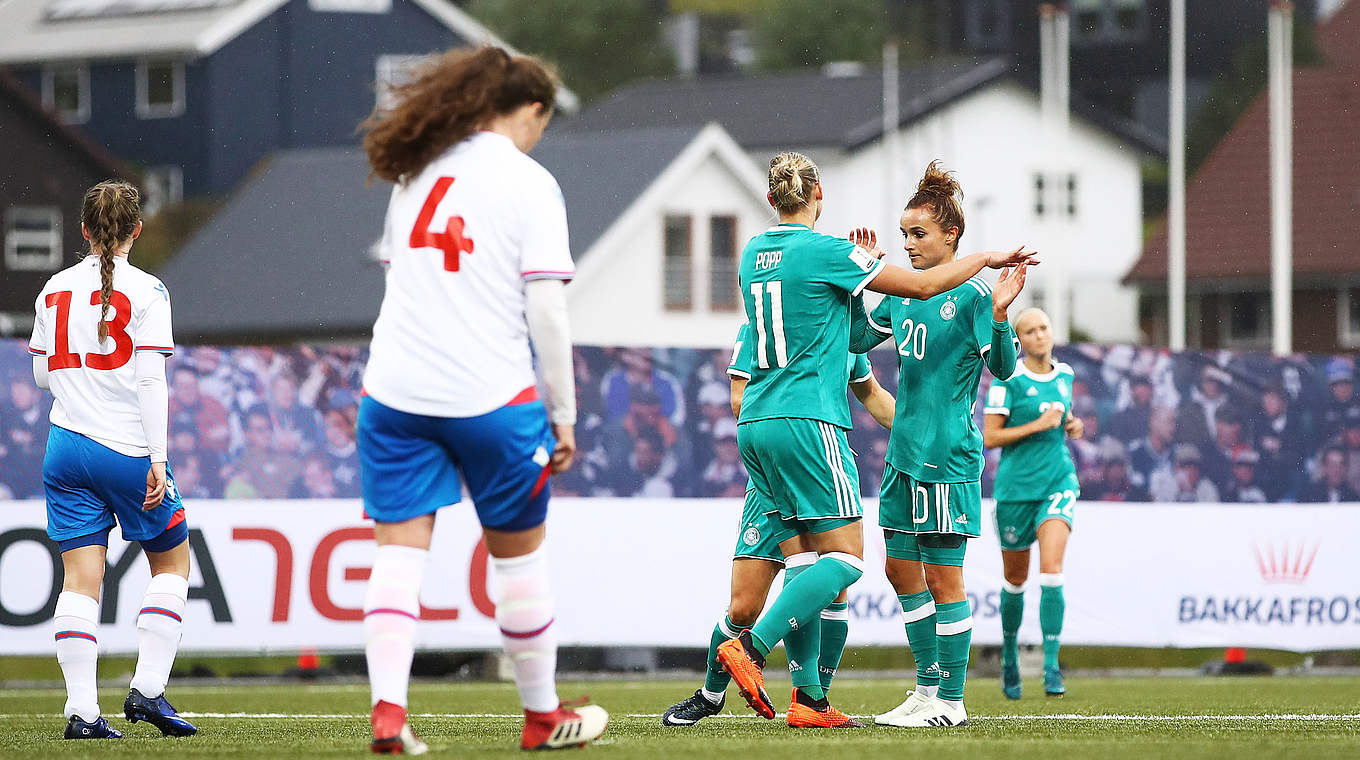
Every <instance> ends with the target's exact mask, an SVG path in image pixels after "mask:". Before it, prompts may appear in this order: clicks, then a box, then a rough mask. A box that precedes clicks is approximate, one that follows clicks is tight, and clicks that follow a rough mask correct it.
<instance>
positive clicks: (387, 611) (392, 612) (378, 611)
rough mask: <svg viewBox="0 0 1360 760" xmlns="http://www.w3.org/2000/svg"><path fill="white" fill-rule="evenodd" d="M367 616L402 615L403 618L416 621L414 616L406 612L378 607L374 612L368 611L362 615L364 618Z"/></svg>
mask: <svg viewBox="0 0 1360 760" xmlns="http://www.w3.org/2000/svg"><path fill="white" fill-rule="evenodd" d="M369 615H402V616H404V617H408V618H411V619H412V620H415V619H416V616H415V615H412V614H411V613H409V612H407V611H406V610H398V609H393V608H391V607H379V608H378V609H376V610H369V611H368V612H365V613H364V617H368V616H369Z"/></svg>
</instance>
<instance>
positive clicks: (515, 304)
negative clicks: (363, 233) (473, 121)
mask: <svg viewBox="0 0 1360 760" xmlns="http://www.w3.org/2000/svg"><path fill="white" fill-rule="evenodd" d="M379 245H380V254H381V258H383V259H384V260H386V261H387V262H388V263H389V267H388V270H387V290H386V292H385V293H384V295H383V302H382V309H381V310H380V311H379V313H378V321H377V323H375V324H374V325H373V343H372V347H371V350H370V353H369V359H368V367H367V368H366V370H365V371H364V389H365V391H367V392H368V394H369V395H371V396H373V398H374V399H376V400H377V401H379V402H380V403H382V404H383V405H385V406H389V407H392V408H393V409H397V410H399V411H403V412H407V413H410V414H421V415H429V416H433V417H475V416H478V415H482V414H486V413H487V412H491V411H493V410H495V409H499V408H500V407H502V406H504V405H505V404H506V403H507V402H509V401H510V400H511V399H513V398H514V397H515V396H517V395H518V394H519V393H520V392H522V391H523V390H524V389H526V388H529V387H531V386H533V385H534V383H535V377H534V368H533V358H532V354H531V352H530V349H529V330H528V325H527V323H526V322H525V317H524V283H525V282H526V281H529V280H534V279H560V280H570V279H571V278H572V276H573V275H574V274H575V266H574V265H573V263H572V260H571V250H570V247H569V245H568V241H567V213H566V208H565V207H564V205H563V202H562V191H561V189H560V188H558V185H557V182H556V181H555V180H554V179H553V177H552V175H551V174H549V173H548V170H547V169H544V168H543V167H542V166H540V165H539V164H538V162H536V161H534V160H533V159H532V158H530V157H528V156H526V155H525V154H523V153H521V152H520V151H519V149H518V148H516V147H515V144H514V143H513V142H511V141H510V139H509V138H507V137H505V136H503V135H499V134H495V133H492V132H476V133H474V134H473V135H472V136H470V137H468V138H467V139H465V140H463V141H462V142H460V143H458V144H457V145H455V146H453V147H452V148H450V149H449V150H448V151H446V152H445V153H444V154H443V155H441V156H439V157H438V158H436V159H435V160H433V161H431V162H430V164H429V165H428V166H426V167H425V168H424V169H423V170H422V171H421V172H420V174H419V175H417V176H416V177H415V178H414V179H412V180H411V181H410V182H408V183H407V184H405V185H397V186H396V187H395V188H394V189H393V190H392V199H391V201H390V203H389V205H388V208H387V219H386V222H385V224H384V228H383V237H382V241H381V242H380V244H379Z"/></svg>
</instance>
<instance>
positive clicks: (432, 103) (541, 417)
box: [358, 47, 608, 754]
mask: <svg viewBox="0 0 1360 760" xmlns="http://www.w3.org/2000/svg"><path fill="white" fill-rule="evenodd" d="M556 90H557V84H556V82H555V80H554V78H553V76H552V75H551V74H550V73H549V72H548V71H547V70H546V69H545V68H544V67H543V65H542V64H541V63H539V62H538V61H537V60H536V59H533V58H528V57H522V56H515V57H512V56H510V55H508V54H507V53H506V52H505V51H503V50H501V49H499V48H495V47H482V48H479V49H477V50H472V51H457V50H456V51H450V52H449V53H447V54H445V55H444V56H443V57H441V58H440V59H439V60H438V61H436V62H434V63H432V64H430V65H427V66H426V67H424V68H423V69H421V70H420V71H419V72H417V74H416V76H415V78H414V79H413V80H412V81H411V82H409V83H407V84H405V85H403V86H401V87H399V88H397V89H396V91H395V95H396V101H397V102H396V105H395V106H394V107H393V108H392V109H391V110H390V111H378V112H375V113H374V114H373V116H372V117H370V118H369V119H368V120H367V121H366V122H365V123H364V127H365V128H367V129H368V134H367V135H366V136H365V138H364V147H365V149H366V150H367V152H368V160H369V165H370V166H371V167H372V170H373V173H374V174H376V175H378V176H379V177H382V178H383V179H386V180H389V181H391V182H394V183H396V187H395V188H393V191H392V200H391V203H390V205H389V206H388V209H387V220H386V223H385V227H384V232H383V238H382V243H381V245H382V250H383V255H384V258H386V259H388V260H389V261H390V262H391V266H390V268H389V269H388V272H387V291H386V294H385V295H384V297H383V303H382V308H381V310H380V311H379V313H378V321H377V323H376V324H375V325H374V326H373V343H372V348H371V351H370V354H369V361H368V367H367V369H366V370H365V373H364V388H365V390H366V392H367V395H366V396H365V398H364V399H363V401H362V402H361V404H360V407H359V420H358V446H359V469H360V480H361V484H362V490H363V497H364V508H365V510H366V512H367V514H368V515H369V516H370V517H372V518H373V520H374V521H375V522H376V526H375V529H374V532H375V535H376V538H377V542H378V550H377V554H376V556H375V558H374V561H373V572H372V575H371V576H370V579H369V584H368V594H367V597H366V599H365V602H364V634H365V637H366V640H367V648H366V653H367V655H368V677H369V682H370V684H371V685H372V703H373V715H372V723H373V743H372V748H373V751H374V752H386V753H401V752H406V753H410V754H417V753H421V752H424V751H426V749H427V748H426V746H425V744H424V743H422V742H421V741H420V740H419V739H418V738H416V736H415V735H414V734H413V733H412V732H411V730H410V728H409V727H408V726H407V725H406V696H407V684H408V682H409V680H410V670H411V657H412V652H413V639H414V637H415V627H416V619H417V616H418V615H419V614H420V599H419V593H420V584H421V577H422V575H423V573H424V570H425V561H426V554H427V552H428V551H429V547H430V535H431V532H432V531H433V529H434V519H435V516H434V513H435V511H436V510H438V509H439V508H440V507H442V506H445V505H448V504H455V503H457V502H458V501H460V500H461V498H462V490H463V485H464V484H465V483H466V485H467V488H468V491H469V492H470V493H471V495H472V499H473V501H474V503H475V504H476V507H477V517H478V519H479V520H480V521H481V524H482V533H483V537H484V538H485V541H486V547H487V550H488V551H489V552H490V554H491V557H492V560H491V561H492V564H493V565H494V566H495V575H496V588H497V598H496V601H497V604H496V621H497V623H499V625H500V628H501V634H502V635H501V641H502V643H503V645H504V647H505V651H506V653H507V654H508V655H509V656H510V660H511V662H512V664H513V668H514V674H515V684H516V685H517V686H518V687H519V694H520V702H521V703H522V704H523V706H524V729H523V732H522V735H521V740H520V746H521V747H523V748H524V749H552V748H559V747H569V746H584V745H585V744H586V743H587V742H590V741H593V740H594V739H596V738H597V737H599V736H600V734H601V733H603V732H604V729H605V724H606V723H607V722H608V715H607V714H606V713H605V711H604V710H602V709H601V708H599V707H596V706H593V705H590V706H586V707H581V708H578V709H576V710H572V709H568V708H566V707H564V706H563V705H562V703H561V700H559V699H558V697H557V686H556V683H555V673H554V671H555V670H556V662H557V639H556V635H555V633H554V630H553V604H552V596H551V594H550V591H549V578H548V558H547V552H546V551H545V550H544V548H543V538H544V526H543V522H544V518H545V516H546V514H547V508H548V491H549V489H548V476H549V474H550V473H554V472H559V473H560V472H563V471H565V470H566V469H567V468H568V467H570V466H571V461H572V457H573V455H574V453H575V449H576V443H575V436H574V425H575V422H576V401H575V398H576V393H575V388H574V382H573V378H572V357H571V338H570V336H569V335H568V329H567V307H566V300H565V297H564V293H563V287H564V283H565V282H566V281H567V280H570V279H571V277H572V275H573V273H574V265H573V264H572V260H571V252H570V251H569V250H568V247H567V216H566V210H565V208H564V207H563V205H562V193H561V191H560V190H559V188H558V186H557V182H556V181H555V180H554V179H553V178H552V175H550V174H549V173H548V172H547V170H545V169H544V168H543V167H542V166H539V165H538V163H537V162H535V161H534V160H533V159H531V158H529V157H528V156H527V155H526V153H528V151H529V150H531V149H532V148H533V147H534V145H535V144H536V143H537V142H538V140H539V138H540V137H541V136H542V135H543V130H544V129H546V128H547V126H548V120H549V119H550V118H551V116H552V108H553V101H554V98H555V96H556ZM530 340H532V341H533V348H534V352H535V353H537V355H538V360H539V364H540V367H541V369H542V373H543V377H544V382H545V383H546V385H547V391H548V395H549V401H550V402H551V428H550V427H549V422H550V420H549V415H548V413H547V411H546V410H545V408H544V404H543V402H541V401H539V400H538V395H537V392H536V390H535V375H534V363H533V358H532V355H531V353H530V349H529V343H530Z"/></svg>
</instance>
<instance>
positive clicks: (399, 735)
mask: <svg viewBox="0 0 1360 760" xmlns="http://www.w3.org/2000/svg"><path fill="white" fill-rule="evenodd" d="M372 720H373V743H372V744H370V745H369V748H370V749H372V750H373V753H374V754H376V755H423V754H425V753H426V752H429V751H430V748H429V747H428V746H426V744H425V742H423V741H421V740H420V737H418V736H416V735H415V732H414V731H412V730H411V727H410V726H408V725H406V708H405V707H402V706H401V705H394V704H392V703H391V702H385V701H381V700H380V701H379V702H378V704H376V705H373V718H372Z"/></svg>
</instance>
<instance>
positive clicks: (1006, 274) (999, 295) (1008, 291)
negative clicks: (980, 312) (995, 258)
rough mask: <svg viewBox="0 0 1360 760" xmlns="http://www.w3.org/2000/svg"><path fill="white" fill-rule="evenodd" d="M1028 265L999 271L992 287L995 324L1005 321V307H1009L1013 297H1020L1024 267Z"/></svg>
mask: <svg viewBox="0 0 1360 760" xmlns="http://www.w3.org/2000/svg"><path fill="white" fill-rule="evenodd" d="M1027 266H1029V265H1028V264H1021V265H1019V266H1017V267H1015V268H1013V269H1003V270H1001V276H1000V277H998V278H996V285H994V286H992V319H993V320H995V321H997V322H1004V321H1006V307H1008V306H1010V305H1011V303H1012V302H1013V301H1015V297H1016V296H1018V295H1020V290H1021V289H1022V288H1024V287H1025V267H1027Z"/></svg>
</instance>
